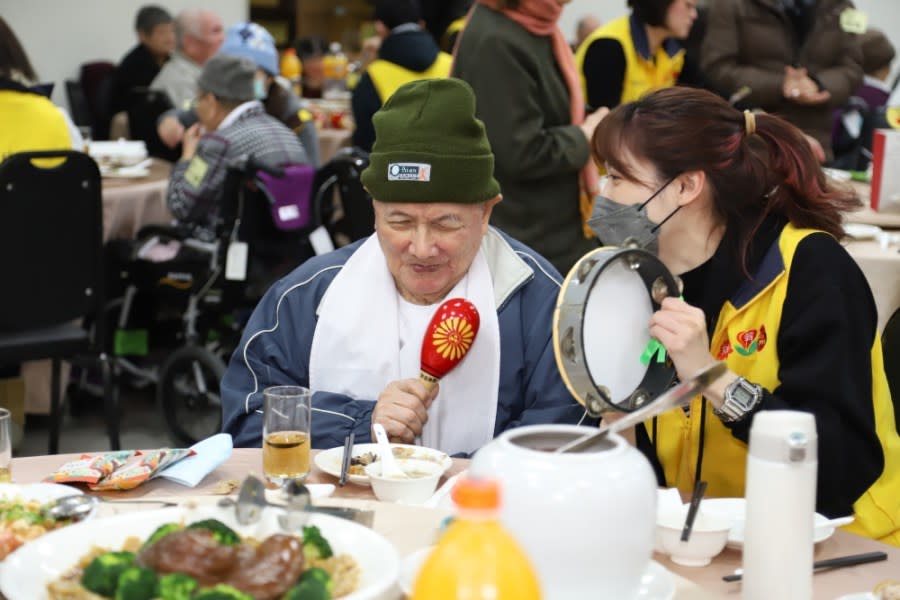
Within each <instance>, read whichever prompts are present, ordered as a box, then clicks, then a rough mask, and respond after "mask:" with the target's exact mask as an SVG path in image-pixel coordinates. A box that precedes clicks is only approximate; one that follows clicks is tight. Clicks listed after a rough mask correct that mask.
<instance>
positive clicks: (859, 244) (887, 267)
mask: <svg viewBox="0 0 900 600" xmlns="http://www.w3.org/2000/svg"><path fill="white" fill-rule="evenodd" d="M844 247H845V248H847V252H849V253H850V256H852V257H853V259H854V260H855V261H856V264H858V265H859V268H860V269H862V272H863V274H864V275H865V276H866V280H867V281H868V282H869V287H870V288H872V295H873V296H874V297H875V306H876V307H877V308H878V331H879V332H881V331H883V330H884V326H885V324H886V323H887V321H888V319H890V318H891V315H892V314H894V311H896V310H897V309H898V308H900V248H898V247H897V246H896V245H891V246H888V247H887V248H883V247H882V246H881V245H880V244H879V242H877V241H875V240H853V241H849V242H846V243H845V244H844Z"/></svg>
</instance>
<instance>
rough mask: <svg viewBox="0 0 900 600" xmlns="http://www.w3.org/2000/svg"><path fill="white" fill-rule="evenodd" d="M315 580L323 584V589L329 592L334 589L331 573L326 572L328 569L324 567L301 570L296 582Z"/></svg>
mask: <svg viewBox="0 0 900 600" xmlns="http://www.w3.org/2000/svg"><path fill="white" fill-rule="evenodd" d="M309 580H315V581H318V582H319V583H321V584H322V585H323V586H325V589H326V590H328V591H329V592H333V591H334V580H333V579H332V578H331V575H329V574H328V571H326V570H325V569H320V568H319V567H311V568H309V569H306V570H305V571H303V574H302V575H300V579H298V580H297V583H303V582H304V581H309Z"/></svg>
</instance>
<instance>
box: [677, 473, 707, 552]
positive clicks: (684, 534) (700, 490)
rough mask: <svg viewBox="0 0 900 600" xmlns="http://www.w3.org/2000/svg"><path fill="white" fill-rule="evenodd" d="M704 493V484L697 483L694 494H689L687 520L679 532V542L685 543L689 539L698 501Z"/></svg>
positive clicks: (698, 506)
mask: <svg viewBox="0 0 900 600" xmlns="http://www.w3.org/2000/svg"><path fill="white" fill-rule="evenodd" d="M705 493H706V482H705V481H697V482H696V483H694V492H693V493H692V494H691V505H690V506H689V507H688V513H687V519H685V521H684V529H682V530H681V541H682V542H686V541H688V539H690V537H691V529H693V528H694V521H695V520H696V519H697V509H698V508H700V501H701V500H702V499H703V494H705Z"/></svg>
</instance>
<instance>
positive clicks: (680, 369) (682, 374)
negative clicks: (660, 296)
mask: <svg viewBox="0 0 900 600" xmlns="http://www.w3.org/2000/svg"><path fill="white" fill-rule="evenodd" d="M650 335H652V336H653V337H655V338H656V339H657V340H659V341H660V343H661V344H662V345H663V346H665V348H666V352H667V353H668V354H669V356H670V357H671V358H672V363H673V364H674V365H675V370H676V371H677V373H678V378H679V379H682V380H684V379H687V378H688V377H690V376H692V375H693V374H694V373H696V372H697V371H699V370H700V369H702V368H703V367H706V366H707V365H709V364H710V363H711V362H712V361H713V357H712V355H710V353H709V335H708V334H707V333H706V316H705V315H704V314H703V311H702V310H700V309H699V308H697V307H695V306H691V305H690V304H688V303H687V302H685V301H684V300H682V299H680V298H673V297H669V298H666V299H664V300H663V301H662V305H661V307H660V309H659V310H658V311H656V312H655V313H653V316H652V317H650Z"/></svg>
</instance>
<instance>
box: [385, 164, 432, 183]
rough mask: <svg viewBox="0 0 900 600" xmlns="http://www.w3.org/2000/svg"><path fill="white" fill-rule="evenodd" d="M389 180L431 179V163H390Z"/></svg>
mask: <svg viewBox="0 0 900 600" xmlns="http://www.w3.org/2000/svg"><path fill="white" fill-rule="evenodd" d="M387 178H388V181H431V165H429V164H426V163H390V164H389V165H388V172H387Z"/></svg>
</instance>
